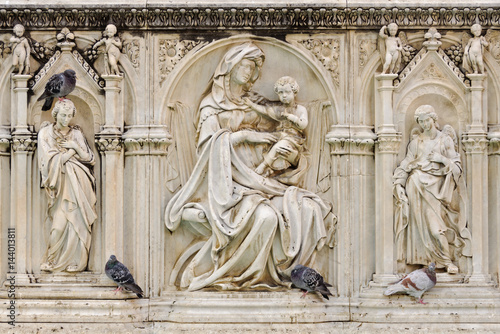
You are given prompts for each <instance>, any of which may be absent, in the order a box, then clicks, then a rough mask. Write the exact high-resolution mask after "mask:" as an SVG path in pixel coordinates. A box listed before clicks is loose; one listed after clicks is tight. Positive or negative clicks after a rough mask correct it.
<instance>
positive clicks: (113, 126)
mask: <svg viewBox="0 0 500 334" xmlns="http://www.w3.org/2000/svg"><path fill="white" fill-rule="evenodd" d="M160 7H161V6H160ZM195 7H196V6H193V8H191V7H190V8H170V9H166V8H163V7H162V8H158V9H143V10H131V9H130V10H129V9H127V8H125V9H122V10H118V11H115V12H113V11H111V10H110V11H107V12H106V11H102V12H100V11H96V10H95V9H93V8H90V9H88V10H87V11H82V10H80V9H74V10H71V11H52V12H48V11H46V10H45V9H40V10H36V11H35V10H27V11H24V12H23V16H19V15H18V14H17V12H16V13H13V12H12V11H11V10H10V9H6V10H2V11H0V18H3V19H4V20H0V27H3V28H5V30H4V33H3V34H0V42H3V43H4V44H5V45H7V46H8V48H6V49H5V50H6V51H5V52H3V50H0V51H2V54H1V55H0V56H2V57H0V87H1V88H2V89H0V100H1V101H2V107H3V109H2V111H1V112H0V144H1V145H0V167H2V168H1V169H0V170H1V174H0V176H1V178H0V218H1V219H2V220H1V221H0V226H1V227H2V228H3V229H4V230H6V229H7V227H9V228H12V227H14V226H15V228H16V229H17V231H18V236H19V237H18V244H17V245H18V249H19V250H20V252H19V265H18V268H17V269H18V276H17V277H18V279H19V282H21V283H20V289H21V292H22V293H21V296H22V297H23V298H25V299H29V298H31V299H32V300H43V302H44V303H46V305H49V306H47V308H49V309H50V308H54V310H55V309H56V308H57V307H59V306H58V304H57V302H58V301H59V299H58V298H61V299H67V300H71V301H72V302H75V305H77V306H69V307H68V310H69V311H67V312H69V313H72V314H76V313H78V312H79V311H78V309H79V308H80V309H81V306H82V304H81V303H80V301H82V300H86V299H88V300H92V301H95V302H96V304H97V305H99V306H102V307H103V310H105V311H106V312H107V311H108V310H111V311H110V314H111V315H112V316H113V317H115V318H113V321H114V319H118V321H124V322H126V321H138V322H139V321H145V322H147V321H159V322H164V323H169V322H171V323H183V322H184V323H189V322H200V323H202V322H203V321H214V322H216V323H219V322H220V323H228V322H231V321H232V322H235V320H234V319H238V317H241V322H246V323H250V322H251V321H253V319H252V317H254V318H255V319H257V320H256V321H257V322H261V323H272V322H273V323H274V322H280V321H281V322H287V321H288V318H287V320H283V319H284V317H286V316H288V313H293V314H294V317H295V318H293V317H291V318H290V319H292V318H293V319H292V320H290V322H294V321H295V320H296V319H298V322H311V323H312V322H315V323H328V322H335V321H343V322H349V321H359V322H360V323H362V322H364V321H366V322H371V323H376V322H399V323H402V322H403V320H404V319H406V317H407V316H408V314H409V313H408V312H409V311H408V309H407V308H405V306H406V305H407V304H406V302H407V300H406V299H404V297H401V298H400V299H397V298H393V297H387V298H386V297H383V291H384V290H385V289H386V288H387V286H388V284H389V283H391V282H394V281H395V280H396V279H397V278H398V276H400V275H402V274H404V273H408V272H410V271H412V270H414V269H418V268H422V267H427V266H428V265H429V264H430V263H431V262H433V263H435V265H436V272H437V286H436V289H434V290H433V292H432V294H429V297H428V301H429V304H430V305H428V306H426V307H427V308H426V309H423V308H422V310H423V311H421V310H420V309H419V310H415V309H414V310H412V311H415V314H416V315H415V319H417V320H418V321H420V320H422V319H424V320H425V318H426V317H427V316H429V315H430V314H431V315H432V314H433V312H434V311H436V310H438V309H439V307H440V306H439V305H438V302H437V301H438V300H440V298H444V299H446V303H447V305H448V306H447V307H449V308H450V309H452V308H454V307H455V306H457V307H461V310H466V312H469V313H468V314H469V316H470V317H471V319H472V318H473V320H474V321H475V322H476V323H485V322H487V321H489V319H491V318H492V317H489V315H490V314H489V313H488V314H487V315H485V314H486V312H483V310H484V309H488V310H494V311H492V313H494V314H495V315H498V310H499V308H498V305H499V302H498V300H500V299H499V298H498V296H500V292H498V287H495V284H498V281H499V277H500V276H499V275H500V274H499V273H500V264H499V263H500V261H498V260H499V259H500V251H499V250H498V249H500V248H499V247H497V246H498V245H499V244H500V227H498V224H497V221H498V218H499V217H500V209H497V205H496V199H497V198H499V197H500V195H499V194H500V185H498V182H497V179H498V174H499V171H500V158H499V157H500V149H498V147H500V146H499V145H498V142H500V140H499V138H500V130H499V129H500V112H499V110H500V108H499V105H500V99H499V98H498V96H500V92H499V87H500V79H499V78H500V33H498V31H496V30H495V28H496V27H498V26H499V23H498V22H500V20H499V17H500V16H499V13H498V11H497V10H496V9H495V10H482V9H477V10H469V9H463V8H458V9H451V8H441V9H440V10H431V9H429V8H405V10H401V9H398V8H394V9H391V10H388V9H384V8H364V7H363V6H361V7H362V8H359V9H357V10H347V9H346V10H344V9H337V8H316V7H314V8H296V9H292V8H288V7H287V8H271V7H270V6H268V7H269V8H268V7H266V8H253V7H252V8H247V9H243V8H234V9H230V10H228V9H227V8H220V9H215V8H213V7H210V8H203V9H199V8H195ZM236 7H238V6H236ZM35 13H36V15H38V16H35ZM7 14H8V15H11V14H12V15H14V14H15V15H18V16H16V19H15V20H13V19H12V18H11V16H8V15H7ZM27 20H28V21H27ZM18 22H21V23H23V24H24V25H22V24H18ZM27 22H28V23H29V24H26V23H27ZM428 26H431V27H432V28H430V29H428V28H427V27H428ZM25 27H26V29H25ZM68 27H71V30H69V28H68ZM60 28H62V30H61V29H60ZM104 28H105V30H104V32H103V29H104ZM311 28H313V29H312V30H311ZM314 28H317V29H314ZM340 28H342V29H340ZM358 28H359V29H358ZM7 29H8V30H7ZM204 29H205V30H204ZM254 29H255V31H254ZM267 29H271V30H270V31H273V34H269V35H268V34H267V33H266V31H267ZM273 29H274V30H273ZM277 29H279V30H277ZM216 30H217V33H214V34H212V33H213V32H215V31H216ZM56 31H60V32H59V33H57V32H56ZM278 31H279V33H278ZM483 31H484V32H486V34H483ZM12 32H13V33H14V34H12ZM469 32H470V33H472V35H471V34H470V33H469ZM278 35H279V36H278ZM483 35H484V36H483ZM31 36H34V38H36V39H38V40H40V41H42V42H40V43H39V42H36V41H35V39H33V38H32V37H31ZM271 36H273V37H271ZM8 43H10V45H9V44H8ZM45 45H55V46H54V50H52V49H51V48H48V47H45ZM1 48H2V46H1V43H0V49H1ZM122 53H123V54H122ZM66 69H74V70H75V72H77V76H78V81H77V87H76V89H75V90H74V92H72V95H71V97H70V99H65V100H61V101H59V102H57V103H56V105H55V107H54V108H53V110H52V111H51V112H44V111H42V110H41V105H40V103H37V102H36V96H39V93H40V90H41V89H42V86H43V84H44V83H45V82H46V81H47V78H49V77H50V76H51V75H53V74H54V73H58V72H62V71H64V70H66ZM51 118H53V121H50V122H47V120H49V119H51ZM70 121H73V123H70ZM24 180H27V182H24ZM5 189H7V190H5ZM6 208H7V209H6ZM38 236H40V238H38ZM42 236H43V237H42ZM0 249H5V242H4V240H0ZM42 254H43V255H42ZM111 254H117V257H119V258H120V259H123V262H124V263H126V264H127V267H129V268H130V271H131V272H132V273H133V274H134V277H135V278H136V279H137V282H138V284H139V285H140V286H141V287H144V297H145V298H144V299H143V300H141V301H140V302H137V303H136V304H132V303H127V302H128V301H124V300H122V296H111V295H108V294H106V293H105V292H104V293H103V292H102V291H103V290H106V289H104V288H106V286H107V285H106V284H108V283H109V282H107V281H105V279H106V278H105V276H104V272H103V269H104V263H105V260H106V259H107V258H108V257H109V256H110V255H111ZM2 261H3V262H2ZM298 264H301V265H305V266H308V267H311V268H314V269H316V270H317V271H318V272H321V274H322V275H324V276H325V280H326V281H328V282H330V283H332V284H333V289H332V292H333V293H334V296H333V297H332V298H330V300H328V301H323V300H322V301H321V303H319V302H318V300H313V299H311V298H305V299H302V300H300V301H299V300H298V298H295V297H296V296H295V294H294V293H295V292H297V295H298V296H300V293H299V292H298V291H297V290H294V286H292V284H291V277H290V276H291V271H292V269H293V268H294V267H295V266H296V265H298ZM5 268H6V265H5V261H4V260H3V259H0V270H3V271H2V272H1V274H2V275H4V274H6V272H5V270H4V269H5ZM103 280H104V281H103ZM68 283H71V284H68ZM38 284H39V285H38ZM65 285H66V286H65ZM70 285H71V286H76V287H78V288H79V287H84V289H81V290H79V291H77V289H75V291H73V290H71V291H70V292H69V293H67V295H64V294H65V293H66V291H68V290H67V289H68V288H67V286H70ZM39 287H41V288H42V289H39V290H38V291H36V290H37V289H38V288H39ZM103 287H104V288H103ZM471 288H473V290H474V291H472V290H471ZM65 289H66V290H65ZM40 291H41V292H40ZM82 291H83V292H82ZM263 291H265V292H266V293H262V292H263ZM457 291H458V294H459V295H460V297H454V293H456V292H457ZM471 291H472V292H471ZM476 293H477V294H478V295H479V297H477V296H476V295H475V294H476ZM473 294H474V296H472V295H473ZM33 296H35V297H33ZM40 296H41V297H40ZM450 296H451V297H450ZM471 296H472V297H474V298H477V299H478V300H479V298H482V302H483V301H484V300H485V302H484V304H481V305H486V306H484V308H482V307H483V306H481V305H480V306H479V308H480V310H481V312H476V309H477V308H476V306H477V305H475V304H474V303H476V301H475V299H474V300H472V299H473V298H471ZM308 297H310V296H308ZM462 297H464V298H462ZM211 298H212V299H211ZM20 300H21V302H22V298H20ZM110 300H113V303H111V304H110V305H111V306H108V305H107V304H106V303H108V302H109V301H110ZM471 300H472V301H471ZM207 301H208V302H207ZM248 301H251V302H255V305H258V306H257V307H255V308H254V309H250V307H249V306H248V305H250V304H251V303H248ZM205 302H207V303H205ZM259 303H260V304H259ZM266 303H268V304H266ZM477 304H480V303H477ZM23 305H24V306H23V307H25V309H29V308H30V307H32V306H30V305H29V304H23ZM214 305H215V306H214ZM221 305H222V306H221ZM260 305H278V307H277V308H276V310H271V308H269V309H270V310H269V311H266V312H265V314H264V313H263V312H262V308H263V307H264V306H263V307H260ZM284 305H286V307H284ZM304 305H305V306H306V307H307V310H308V311H310V314H312V316H311V317H310V318H308V316H309V314H308V312H304V309H305V308H304ZM381 305H382V306H381ZM450 305H451V306H450ZM463 305H465V306H464V307H462V306H463ZM400 306H401V307H400ZM44 307H45V306H44ZM92 307H93V306H92ZM92 307H90V308H89V309H90V310H91V311H89V314H90V315H92V316H93V314H92ZM224 308H225V310H231V312H234V314H233V313H231V315H228V314H229V313H230V312H226V311H224V312H225V313H224V312H219V311H220V310H223V309H224ZM59 310H60V309H59ZM123 310H125V311H124V312H123V313H120V312H122V311H123ZM138 310H139V311H138ZM290 310H291V311H290ZM65 311H66V310H65ZM136 311H138V312H140V314H141V316H137V317H135V318H134V315H133V313H134V312H136ZM51 312H52V310H50V312H47V314H49V313H51ZM35 313H36V310H35ZM306 313H307V314H306ZM450 313H451V311H450ZM126 314H132V316H131V318H130V319H133V320H129V319H127V318H126V316H127V315H126ZM304 314H306V315H304ZM388 314H391V316H392V315H394V318H391V317H388V316H387V315H388ZM90 315H85V314H83V315H82V319H85V321H87V320H89V319H92V318H91V316H90ZM256 315H257V316H256ZM51 317H52V315H50V316H48V315H42V316H41V318H40V319H41V321H43V322H51V321H52V320H53V318H51ZM85 317H86V318H85ZM259 317H260V318H259ZM443 317H444V318H446V319H447V321H449V323H453V320H454V318H453V317H454V316H453V315H451V316H448V315H443ZM474 317H475V318H474ZM100 319H104V317H103V318H100ZM200 319H201V320H200ZM207 319H208V320H207ZM270 319H271V320H270ZM294 319H295V320H294ZM325 319H327V320H325ZM332 319H333V320H332ZM353 319H355V320H353ZM485 319H486V320H485ZM108 320H109V319H107V318H106V319H105V320H97V322H99V321H108ZM239 320H240V319H238V321H239ZM417 320H415V321H417ZM61 321H62V320H61ZM82 321H83V320H82Z"/></svg>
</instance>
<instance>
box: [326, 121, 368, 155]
mask: <svg viewBox="0 0 500 334" xmlns="http://www.w3.org/2000/svg"><path fill="white" fill-rule="evenodd" d="M376 138H377V136H376V135H375V134H374V133H373V129H372V128H371V127H367V126H364V125H351V126H349V125H341V124H337V125H334V126H332V130H331V131H330V133H328V134H327V136H326V142H327V143H328V144H330V147H331V150H330V153H331V154H332V155H343V154H350V155H373V154H374V152H373V148H374V146H375V139H376Z"/></svg>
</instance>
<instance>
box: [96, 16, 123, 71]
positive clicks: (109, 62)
mask: <svg viewBox="0 0 500 334" xmlns="http://www.w3.org/2000/svg"><path fill="white" fill-rule="evenodd" d="M116 32H117V29H116V26H115V25H114V24H108V25H107V26H106V30H104V32H103V35H104V38H102V39H101V40H100V41H98V42H97V43H95V44H94V46H93V47H92V49H96V48H98V47H99V46H101V45H104V46H105V52H104V63H105V66H106V74H109V75H120V71H119V69H118V61H119V59H120V55H121V49H122V42H121V40H120V38H119V37H118V36H116Z"/></svg>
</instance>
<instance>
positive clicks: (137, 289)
mask: <svg viewBox="0 0 500 334" xmlns="http://www.w3.org/2000/svg"><path fill="white" fill-rule="evenodd" d="M123 287H124V288H126V289H127V290H130V291H132V292H134V293H135V294H136V295H137V297H139V298H143V297H144V292H143V291H142V289H141V287H140V286H138V285H137V284H136V283H130V284H124V285H123Z"/></svg>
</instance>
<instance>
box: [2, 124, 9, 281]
mask: <svg viewBox="0 0 500 334" xmlns="http://www.w3.org/2000/svg"><path fill="white" fill-rule="evenodd" d="M11 139H12V137H11V135H10V127H8V126H0V229H1V231H2V235H6V233H7V229H8V228H9V227H10V219H9V217H10V207H9V202H10V173H11V166H10V155H11V152H10V142H11ZM6 245H7V237H5V238H0V249H1V250H2V251H3V250H5V249H7V246H6ZM2 254H3V253H2ZM7 262H8V261H7V256H2V258H1V259H0V277H4V275H5V273H6V272H7Z"/></svg>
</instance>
